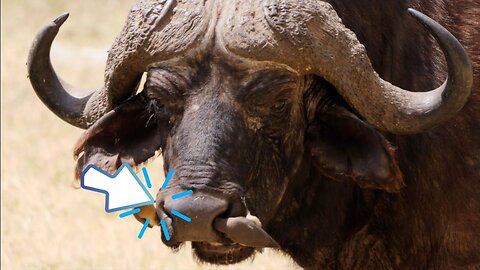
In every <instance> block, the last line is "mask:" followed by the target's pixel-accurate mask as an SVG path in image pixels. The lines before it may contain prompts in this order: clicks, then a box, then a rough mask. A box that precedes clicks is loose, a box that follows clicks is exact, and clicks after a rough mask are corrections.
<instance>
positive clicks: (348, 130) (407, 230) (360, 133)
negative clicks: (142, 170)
mask: <svg viewBox="0 0 480 270" xmlns="http://www.w3.org/2000/svg"><path fill="white" fill-rule="evenodd" d="M331 2H332V5H333V6H334V8H335V9H336V10H337V12H338V13H339V14H340V15H341V17H342V19H343V20H344V23H345V25H346V26H347V27H349V28H351V29H352V30H353V31H354V32H355V33H356V34H357V36H358V38H359V40H360V41H361V42H362V44H364V45H365V47H366V48H367V52H368V54H369V57H370V59H371V61H372V64H373V66H374V68H375V69H376V70H377V71H378V72H379V74H380V75H381V76H382V77H384V78H385V79H387V80H390V81H391V82H393V83H395V84H397V85H400V86H404V87H406V88H409V89H424V88H432V87H433V86H436V85H437V84H438V82H440V80H441V79H442V78H444V65H443V64H442V58H441V57H440V56H439V54H438V52H437V51H435V49H434V48H435V47H434V46H435V45H434V43H433V42H432V41H431V40H429V39H428V38H425V37H426V36H427V34H426V33H425V32H424V30H423V29H422V28H421V27H420V26H418V25H417V24H415V23H414V21H413V20H408V19H406V20H405V21H404V23H402V24H400V23H398V21H400V20H401V19H403V17H402V16H404V14H403V13H402V11H401V10H404V9H405V8H406V4H405V3H403V2H400V1H398V2H395V3H394V4H392V3H393V1H390V2H388V3H386V2H387V1H373V2H374V3H368V4H366V3H365V2H363V1H357V2H351V1H331ZM460 2H462V3H458V4H455V5H458V6H459V7H460V6H462V5H463V6H467V5H469V6H471V7H472V9H470V10H469V11H468V12H471V13H472V14H473V16H472V15H469V16H467V15H468V14H467V15H465V17H462V16H459V14H462V13H461V12H462V11H461V10H459V8H458V7H455V6H454V4H446V8H448V10H449V13H448V14H443V13H441V12H440V11H438V10H437V8H438V7H440V6H441V5H440V3H433V4H426V3H425V4H423V3H422V4H417V5H416V6H417V7H418V8H419V9H422V10H424V11H429V12H430V13H431V15H432V17H434V18H435V19H437V20H438V21H440V22H442V23H444V24H445V25H446V26H449V27H450V28H451V29H454V30H456V33H455V34H456V35H457V36H458V37H459V39H460V40H461V42H462V43H463V44H465V46H466V48H467V51H468V52H469V53H470V54H471V56H472V63H473V68H474V86H473V94H472V96H471V98H470V99H469V102H468V103H467V105H466V106H465V108H464V109H463V110H462V111H461V112H460V113H459V114H458V115H457V116H455V117H454V118H453V119H452V120H450V121H448V122H447V123H445V124H443V125H441V126H439V127H437V128H435V129H432V130H431V131H428V132H425V133H422V134H416V135H408V136H406V135H393V134H389V133H387V132H380V131H378V130H377V129H375V128H373V127H372V126H371V125H370V124H368V123H367V122H366V121H363V119H362V117H361V116H360V115H358V114H356V112H355V111H354V110H352V109H351V108H350V107H349V106H348V105H347V103H346V102H345V100H343V99H342V98H341V97H340V96H339V95H338V94H337V91H336V89H335V87H333V86H332V85H331V84H330V83H329V82H327V81H326V80H325V79H324V78H322V77H319V76H316V75H307V76H304V75H299V74H297V73H295V72H293V71H292V70H289V69H281V68H265V67H261V68H259V67H257V66H255V65H251V63H249V62H248V60H245V59H241V58H235V57H231V56H229V55H223V54H221V53H219V52H218V51H208V50H204V51H202V52H200V53H198V54H196V55H195V56H191V55H190V56H188V57H186V58H185V59H184V64H183V65H163V66H162V65H160V66H158V67H151V68H150V69H149V70H148V75H147V82H146V84H145V86H144V89H143V91H142V92H141V93H139V94H137V95H136V96H134V97H132V98H130V99H129V100H126V101H124V102H123V103H122V104H120V105H118V106H117V107H116V108H115V109H114V110H113V111H111V112H110V113H108V114H106V115H104V116H103V117H102V118H100V119H99V120H98V121H97V122H96V123H95V124H93V125H92V126H91V127H90V128H89V129H88V130H87V131H86V133H84V135H83V136H82V137H81V138H80V140H79V142H78V143H77V145H76V150H75V152H76V154H77V155H80V156H79V159H78V161H77V174H79V173H80V172H81V170H82V169H83V168H84V167H85V166H86V165H87V164H89V163H94V164H96V165H98V166H101V167H102V168H104V169H107V170H109V171H114V170H115V169H116V168H117V167H118V166H119V165H120V164H121V163H122V162H128V163H130V164H132V165H137V164H140V163H141V162H144V161H145V160H147V159H148V158H150V157H152V156H155V155H156V154H155V152H156V151H157V150H159V149H161V151H162V153H163V157H164V159H165V162H164V164H165V168H164V169H165V171H166V172H167V171H168V170H169V169H170V168H175V170H176V172H175V175H174V178H173V179H172V181H171V184H170V185H169V187H168V188H167V189H166V190H162V191H160V192H159V194H158V197H157V214H158V215H159V216H160V218H165V219H170V222H169V230H170V231H171V232H172V235H177V236H178V237H179V238H178V239H177V240H178V241H176V240H175V239H173V241H171V242H168V241H165V239H163V240H164V243H165V244H167V245H169V246H171V247H172V248H177V247H178V246H179V245H180V244H181V243H182V242H185V240H186V239H187V238H188V237H193V236H191V235H189V236H188V237H187V236H185V235H182V232H181V230H179V229H178V226H181V225H179V222H178V220H175V219H174V218H173V217H171V216H170V215H169V213H168V209H165V208H167V204H168V203H165V204H163V201H164V200H166V198H167V197H168V196H170V195H171V194H174V193H176V192H178V191H180V190H185V189H192V190H194V193H195V192H198V193H204V194H208V195H209V196H211V197H212V198H217V199H219V200H223V201H227V202H228V203H229V205H230V206H231V207H229V208H227V209H224V210H222V212H219V216H221V217H235V216H244V215H246V213H247V211H248V212H250V213H251V214H253V215H255V216H257V217H258V218H259V219H260V221H261V223H262V226H263V228H264V229H265V230H266V231H267V232H268V233H269V234H270V236H272V237H273V239H275V241H276V242H277V243H278V244H279V245H280V247H279V248H280V249H281V250H282V251H284V252H286V253H287V254H289V255H290V256H291V257H292V258H293V259H294V260H295V261H296V262H297V263H298V264H299V265H300V266H302V267H304V268H306V269H413V268H416V269H429V268H430V269H451V268H453V267H471V268H473V267H475V266H477V267H478V266H479V264H480V257H479V256H480V255H479V254H480V244H479V242H478V241H475V239H479V238H480V231H479V228H480V217H479V215H478V213H479V212H480V206H479V205H480V182H479V181H477V180H478V179H480V165H479V164H480V140H478V138H480V123H479V121H478V119H479V117H480V97H479V94H478V88H479V74H478V72H479V70H480V69H479V65H480V61H479V57H480V53H479V51H478V48H479V47H478V45H477V44H478V42H480V40H479V36H478V34H477V35H475V33H474V31H475V30H474V29H478V23H476V22H470V21H468V20H472V18H475V16H474V15H478V14H479V13H480V11H479V10H480V7H478V4H475V3H473V2H472V3H469V2H468V1H460ZM375 5H376V6H378V9H372V6H375ZM463 20H465V21H463ZM472 29H473V30H472ZM411 32H414V33H421V34H418V35H407V33H411ZM472 33H473V34H472ZM379 37H382V38H379ZM412 52H415V53H412ZM432 59H433V60H432ZM372 106H375V104H372ZM202 222H203V221H202ZM210 229H211V228H210ZM196 234H198V233H197V232H196ZM205 234H211V237H210V236H209V237H210V238H208V239H207V238H206V239H201V238H199V239H197V240H195V241H194V242H193V245H192V246H193V249H194V252H195V254H196V256H197V257H198V258H199V259H200V260H201V261H205V262H210V263H216V264H230V263H236V262H239V261H242V260H245V259H246V258H248V257H250V256H252V255H253V254H254V253H255V250H256V249H255V248H253V247H245V246H242V245H238V244H232V245H230V244H231V243H228V239H225V236H224V235H222V234H218V232H216V231H214V230H212V229H211V231H208V232H205ZM181 237H184V238H185V239H182V238H181ZM195 237H196V236H195ZM211 239H215V240H214V241H213V240H212V241H211ZM218 242H220V243H223V244H224V245H223V246H222V245H217V244H215V245H212V243H218Z"/></svg>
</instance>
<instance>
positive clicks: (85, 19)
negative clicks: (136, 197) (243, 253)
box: [1, 0, 295, 269]
mask: <svg viewBox="0 0 480 270" xmlns="http://www.w3.org/2000/svg"><path fill="white" fill-rule="evenodd" d="M132 4H133V1H132V0H129V1H125V0H101V1H93V0H88V1H87V0H83V1H65V0H56V1H54V0H42V1H38V0H6V1H3V2H2V5H3V6H2V66H1V68H2V104H1V108H2V157H1V158H2V171H1V179H2V189H1V192H2V194H1V195H2V196H1V198H2V211H1V215H2V216H1V220H2V228H1V229H2V237H1V239H2V240H1V241H2V251H1V252H2V253H1V258H2V262H1V268H2V269H292V268H295V265H294V263H293V262H292V261H291V260H290V259H288V258H286V257H285V256H283V255H281V254H276V253H274V252H272V251H269V250H266V251H265V252H264V253H263V254H260V255H257V257H256V259H255V260H254V261H253V262H252V261H248V262H245V263H242V264H238V265H234V266H231V267H212V266H208V265H199V264H197V263H196V262H195V259H194V258H192V255H191V250H190V247H186V248H184V249H182V250H181V251H179V252H178V253H175V254H173V253H171V252H170V251H169V250H168V249H167V248H166V247H164V246H163V245H162V244H161V241H160V231H159V229H158V227H157V228H155V229H153V230H147V232H146V233H145V236H144V238H143V239H142V240H138V239H137V238H136V236H137V233H138V231H139V230H140V226H141V225H140V224H139V223H138V222H136V221H135V220H134V219H133V217H132V218H129V219H120V218H118V216H117V214H106V213H105V212H104V211H103V209H104V207H103V200H104V199H103V196H102V195H100V194H96V193H92V192H86V191H83V190H79V189H75V188H74V187H73V167H74V160H73V158H72V147H73V144H74V142H75V140H76V139H77V138H78V137H79V135H80V134H81V132H82V131H81V130H80V129H77V128H74V127H71V126H69V125H67V124H66V123H64V122H62V121H61V120H59V119H58V118H56V117H55V116H54V115H53V114H52V113H51V112H49V111H48V110H47V109H46V107H45V106H44V105H43V104H41V102H40V101H39V99H38V98H37V97H36V96H35V94H34V92H33V90H32V89H31V87H30V84H29V81H28V79H27V74H26V66H25V62H26V58H27V53H28V49H29V46H30V43H31V41H32V39H33V37H34V35H35V33H36V31H37V30H38V29H39V28H40V26H41V25H43V24H44V23H46V22H48V21H49V20H50V19H52V18H54V17H55V16H56V15H58V14H60V13H61V12H64V11H69V12H70V13H71V16H70V18H69V20H68V21H67V22H66V23H65V25H64V27H63V28H62V30H61V32H60V34H59V36H58V38H57V41H56V43H55V44H54V47H53V53H52V58H53V63H54V66H55V67H56V69H57V70H58V71H59V73H61V75H62V76H63V77H64V78H65V79H66V80H67V81H69V82H70V83H72V84H75V85H81V86H83V87H85V88H86V89H88V88H94V87H97V86H99V85H101V83H102V82H103V69H104V63H105V59H106V52H107V49H108V47H109V45H110V44H111V42H112V41H113V39H114V37H115V35H116V34H117V33H118V32H119V31H120V29H121V27H122V24H123V22H124V19H125V18H126V14H127V12H128V10H129V7H130V6H131V5H132ZM149 171H150V174H151V178H152V179H154V187H155V185H156V187H158V186H159V183H161V181H162V180H163V175H162V174H161V163H160V161H156V162H154V163H152V164H151V165H150V166H149ZM153 193H155V192H153Z"/></svg>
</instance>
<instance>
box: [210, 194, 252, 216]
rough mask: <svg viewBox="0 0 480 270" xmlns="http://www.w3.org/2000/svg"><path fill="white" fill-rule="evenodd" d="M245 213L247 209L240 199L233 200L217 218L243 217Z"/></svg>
mask: <svg viewBox="0 0 480 270" xmlns="http://www.w3.org/2000/svg"><path fill="white" fill-rule="evenodd" d="M246 215H247V209H246V208H245V206H244V204H243V203H242V201H241V200H240V199H238V200H235V201H234V202H232V203H230V204H229V205H228V208H227V210H226V211H225V212H223V213H221V214H220V215H218V216H217V217H218V218H229V217H241V216H242V217H244V216H246Z"/></svg>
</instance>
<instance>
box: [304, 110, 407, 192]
mask: <svg viewBox="0 0 480 270" xmlns="http://www.w3.org/2000/svg"><path fill="white" fill-rule="evenodd" d="M306 144H307V148H308V149H309V150H310V153H311V155H312V158H313V161H314V164H315V165H316V167H317V168H318V169H319V170H320V171H321V172H322V173H323V174H324V175H326V176H328V177H330V178H332V179H335V180H339V181H355V182H356V183H357V184H358V185H359V186H360V187H362V188H374V189H382V190H385V191H388V192H398V191H399V190H400V188H401V187H402V186H404V182H403V177H402V174H401V171H400V169H399V167H398V165H397V161H396V158H395V152H394V148H393V147H392V146H391V145H390V143H389V142H388V141H387V140H386V139H385V138H384V137H383V135H382V134H381V133H380V132H378V131H377V130H375V129H374V128H373V127H371V126H370V125H369V124H367V123H365V122H363V121H362V120H360V119H359V118H358V117H356V116H355V115H354V114H353V113H351V112H350V111H348V110H347V109H346V108H344V107H342V106H339V105H332V106H329V107H328V109H324V110H322V111H321V112H317V113H316V115H315V119H314V121H313V123H312V124H311V125H310V126H309V128H308V129H307V134H306Z"/></svg>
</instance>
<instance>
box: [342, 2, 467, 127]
mask: <svg viewBox="0 0 480 270" xmlns="http://www.w3.org/2000/svg"><path fill="white" fill-rule="evenodd" d="M409 12H410V14H412V15H413V16H414V17H415V18H416V19H417V20H419V21H420V22H421V23H423V24H424V25H425V26H426V27H427V29H428V30H429V31H430V33H432V35H433V36H434V38H435V39H436V40H437V42H438V43H439V45H440V48H441V49H442V51H443V53H444V55H445V58H446V61H447V66H448V77H447V79H446V80H445V82H444V83H443V84H442V85H441V86H440V87H438V88H437V89H434V90H431V91H427V92H410V91H408V90H404V89H401V88H399V87H396V86H394V85H391V84H390V83H388V82H386V81H383V80H381V79H379V80H378V82H379V85H375V84H372V85H369V88H364V89H365V90H366V91H371V95H370V99H369V100H368V101H369V103H370V104H368V106H365V105H366V104H365V100H363V101H359V100H358V98H359V97H358V94H356V93H353V92H352V91H353V90H357V91H358V90H359V89H344V91H343V92H342V93H341V94H342V95H343V96H344V97H345V98H346V99H347V100H348V101H349V102H351V105H352V106H353V107H354V108H355V109H356V110H358V112H359V113H360V114H362V115H363V116H364V117H365V118H366V119H367V121H368V122H370V123H372V124H373V125H375V126H376V127H378V128H380V129H384V130H386V131H389V132H392V133H396V134H405V133H417V132H422V131H426V130H429V129H431V128H432V127H435V126H436V125H439V124H441V123H442V122H444V121H446V120H448V119H450V118H451V117H452V116H454V115H455V114H456V113H457V112H458V111H460V110H461V109H462V108H463V106H464V105H465V103H466V102H467V99H468V97H469V96H470V92H471V88H472V83H473V72H472V67H471V64H470V61H469V58H468V55H467V53H466V51H465V49H464V48H463V47H462V45H461V44H460V42H459V41H458V40H457V39H456V38H455V37H454V36H453V35H452V34H451V33H450V32H449V31H448V30H446V29H445V28H444V27H442V26H441V25H440V24H439V23H437V22H436V21H434V20H432V19H431V18H429V17H428V16H426V15H425V14H423V13H421V12H419V11H416V10H414V9H409ZM377 76H378V75H377ZM367 87H368V86H367ZM360 98H362V97H360Z"/></svg>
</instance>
